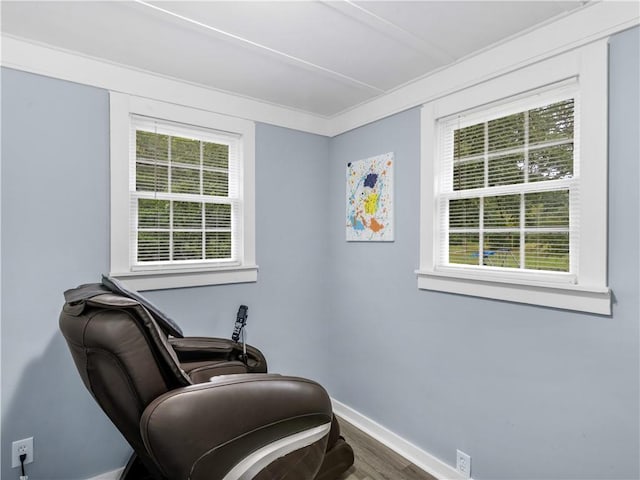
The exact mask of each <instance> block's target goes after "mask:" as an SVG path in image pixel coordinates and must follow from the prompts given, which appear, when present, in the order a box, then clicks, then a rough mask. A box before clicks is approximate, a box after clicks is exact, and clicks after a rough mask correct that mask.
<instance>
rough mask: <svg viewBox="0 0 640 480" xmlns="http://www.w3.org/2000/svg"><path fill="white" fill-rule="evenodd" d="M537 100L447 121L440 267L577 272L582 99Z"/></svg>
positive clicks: (441, 197)
mask: <svg viewBox="0 0 640 480" xmlns="http://www.w3.org/2000/svg"><path fill="white" fill-rule="evenodd" d="M535 103H536V105H535V106H533V107H532V108H526V109H521V108H522V102H518V105H517V106H516V107H510V108H509V107H507V108H505V107H504V106H502V107H499V108H498V109H497V111H495V110H494V111H493V112H491V113H490V115H487V116H486V117H485V118H482V119H481V121H477V119H478V115H470V116H469V118H465V116H464V115H458V116H455V117H453V118H449V119H445V120H443V121H442V122H441V128H442V135H443V136H442V138H443V150H442V151H443V154H444V155H443V157H444V158H443V166H444V171H443V174H442V183H441V189H440V194H439V206H440V211H441V221H442V225H441V229H442V233H443V241H442V244H441V245H440V249H441V253H440V263H441V265H450V266H459V267H461V266H464V267H467V268H478V269H486V270H494V271H500V270H514V269H517V270H521V271H526V270H529V271H536V272H537V271H539V272H547V273H551V272H561V273H565V274H571V273H573V272H574V270H575V267H576V261H575V258H576V248H577V246H576V243H575V242H573V241H572V240H573V238H572V237H573V236H574V235H576V234H577V232H576V231H574V230H573V229H572V227H573V226H574V225H576V224H577V222H578V219H577V209H575V208H572V203H573V202H575V201H577V200H578V190H577V187H578V183H577V181H576V180H577V176H578V175H577V173H578V171H579V169H578V168H577V167H578V159H577V157H576V155H575V153H576V152H575V148H574V138H575V136H576V135H577V125H576V122H575V116H574V111H575V108H576V99H575V98H574V97H573V96H571V97H567V98H563V99H561V100H559V101H558V100H555V99H554V100H542V101H541V99H540V98H536V99H535ZM514 109H516V110H517V111H513V112H512V113H511V112H510V110H511V111H512V110H514ZM485 115H486V114H485ZM481 116H482V114H481Z"/></svg>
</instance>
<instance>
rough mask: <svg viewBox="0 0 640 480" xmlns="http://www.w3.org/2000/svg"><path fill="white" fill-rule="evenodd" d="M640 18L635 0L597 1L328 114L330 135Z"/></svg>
mask: <svg viewBox="0 0 640 480" xmlns="http://www.w3.org/2000/svg"><path fill="white" fill-rule="evenodd" d="M638 24H640V11H639V9H638V4H637V3H636V2H597V3H592V4H588V5H586V6H585V7H584V8H582V9H580V10H577V11H575V12H571V13H569V14H567V15H565V16H562V17H561V18H559V19H557V20H555V21H552V22H549V23H546V24H544V25H542V26H540V27H539V28H535V29H532V30H529V31H527V32H524V33H523V34H522V35H518V36H516V37H514V38H511V39H509V40H508V41H505V42H503V43H500V44H498V45H495V46H494V47H491V48H488V49H486V50H484V51H482V52H480V53H478V54H475V55H471V56H469V57H468V58H465V59H462V60H460V61H458V62H456V63H454V64H452V65H447V66H446V67H444V68H442V69H440V70H438V71H436V72H434V73H431V74H429V75H426V76H425V77H423V78H420V79H418V80H415V81H412V82H410V83H408V84H406V85H404V86H402V87H399V88H397V89H395V90H392V91H390V92H388V93H387V94H385V95H384V96H381V97H378V98H375V99H372V100H369V101H367V102H364V103H362V104H361V105H359V106H356V107H353V108H351V109H349V110H346V111H344V112H341V113H338V114H337V115H334V116H333V117H331V119H330V120H331V128H330V136H335V135H339V134H341V133H344V132H347V131H349V130H352V129H354V128H358V127H360V126H362V125H366V124H367V123H371V122H373V121H376V120H380V119H382V118H385V117H388V116H389V115H393V114H395V113H399V112H402V111H404V110H407V109H409V108H413V107H415V106H418V105H422V104H424V103H426V102H429V101H432V100H436V99H438V98H441V97H443V96H445V95H448V94H450V93H453V92H456V91H459V90H462V89H465V88H468V87H471V86H473V85H477V84H479V83H482V82H484V81H487V80H489V79H491V78H495V77H498V76H500V75H504V74H506V73H509V72H512V71H515V70H518V69H519V68H522V67H523V66H526V65H530V64H532V63H536V62H538V61H540V60H543V59H545V58H550V57H553V56H556V55H559V54H561V53H563V52H566V51H569V50H572V49H575V48H578V47H580V46H582V45H586V44H588V43H592V42H594V41H597V40H600V39H602V38H605V37H608V36H610V35H612V34H614V33H616V32H619V31H622V30H625V29H627V28H631V27H633V26H635V25H638ZM461 79H464V80H461Z"/></svg>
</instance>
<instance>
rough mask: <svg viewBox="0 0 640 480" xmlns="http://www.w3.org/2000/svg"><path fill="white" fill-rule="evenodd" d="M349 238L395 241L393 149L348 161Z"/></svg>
mask: <svg viewBox="0 0 640 480" xmlns="http://www.w3.org/2000/svg"><path fill="white" fill-rule="evenodd" d="M346 223H347V225H346V226H347V241H370V242H392V241H393V153H392V152H390V153H385V154H384V155H378V156H375V157H371V158H366V159H364V160H358V161H355V162H351V163H349V164H347V222H346Z"/></svg>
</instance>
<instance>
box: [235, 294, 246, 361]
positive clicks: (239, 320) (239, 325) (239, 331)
mask: <svg viewBox="0 0 640 480" xmlns="http://www.w3.org/2000/svg"><path fill="white" fill-rule="evenodd" d="M248 310H249V307H247V306H246V305H240V308H238V314H237V315H236V324H235V326H234V328H233V335H231V339H232V340H233V341H234V342H236V343H238V341H239V340H240V336H242V361H243V362H244V363H247V343H246V341H245V335H244V327H245V326H246V325H247V316H248V315H247V311H248Z"/></svg>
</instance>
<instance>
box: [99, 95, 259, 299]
mask: <svg viewBox="0 0 640 480" xmlns="http://www.w3.org/2000/svg"><path fill="white" fill-rule="evenodd" d="M132 116H142V117H149V118H152V119H157V120H159V121H160V122H162V121H166V122H168V123H178V124H182V125H193V126H194V130H196V131H197V130H198V129H206V130H217V131H223V132H229V133H231V134H236V135H239V136H240V141H239V150H240V151H239V169H238V175H239V179H238V185H239V196H240V199H241V204H242V205H241V215H240V218H241V222H242V227H241V231H242V241H241V242H240V245H239V250H240V251H239V254H238V260H239V262H238V263H237V264H235V263H234V264H229V265H215V264H212V263H211V262H204V261H203V262H189V263H184V264H173V265H162V266H159V265H149V268H145V267H144V266H140V265H139V264H136V265H134V262H133V260H132V259H133V258H134V255H133V252H131V250H130V249H131V244H132V242H131V241H130V235H131V234H133V233H135V230H134V229H132V228H131V227H130V225H131V218H130V214H131V209H130V201H131V195H130V185H131V182H132V179H131V175H134V174H135V171H134V170H135V169H132V168H130V148H131V146H130V142H131V141H132V139H131V138H130V131H131V130H130V129H131V117H132ZM110 127H111V132H110V133H111V135H110V138H111V260H110V275H111V276H113V277H116V278H118V279H120V280H121V281H123V282H124V283H126V284H127V286H128V287H130V288H133V289H136V290H155V289H164V288H179V287H191V286H200V285H220V284H232V283H245V282H255V281H257V271H258V267H257V265H256V264H255V124H254V122H252V121H249V120H244V119H240V118H235V117H230V116H226V115H220V114H217V113H213V112H210V111H206V110H200V109H195V108H191V107H185V106H180V105H175V104H170V103H165V102H160V101H157V100H150V99H146V98H142V97H136V96H132V95H127V94H123V93H119V92H110ZM133 140H134V141H135V139H133ZM134 184H135V181H134Z"/></svg>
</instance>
